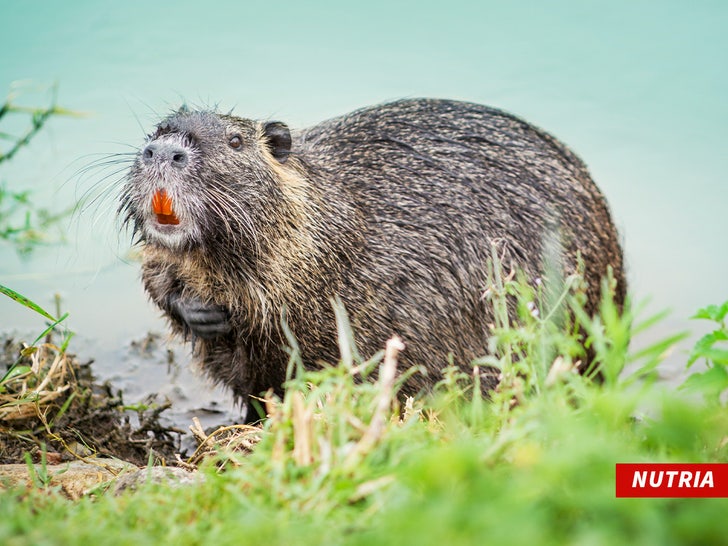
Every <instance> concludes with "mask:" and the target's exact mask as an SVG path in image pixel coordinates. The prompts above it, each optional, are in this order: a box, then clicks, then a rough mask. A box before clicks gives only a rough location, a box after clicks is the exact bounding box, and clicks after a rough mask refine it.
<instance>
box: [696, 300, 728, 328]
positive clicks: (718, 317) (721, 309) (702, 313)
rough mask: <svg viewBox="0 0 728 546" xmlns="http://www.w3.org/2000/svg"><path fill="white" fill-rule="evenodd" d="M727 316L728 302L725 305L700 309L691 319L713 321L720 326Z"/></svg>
mask: <svg viewBox="0 0 728 546" xmlns="http://www.w3.org/2000/svg"><path fill="white" fill-rule="evenodd" d="M726 315H728V301H726V302H725V303H723V305H708V306H707V307H703V308H702V309H698V312H697V313H695V314H694V315H693V316H692V317H690V318H694V319H706V320H712V321H713V322H717V323H719V324H720V323H722V322H723V319H724V318H725V316H726Z"/></svg>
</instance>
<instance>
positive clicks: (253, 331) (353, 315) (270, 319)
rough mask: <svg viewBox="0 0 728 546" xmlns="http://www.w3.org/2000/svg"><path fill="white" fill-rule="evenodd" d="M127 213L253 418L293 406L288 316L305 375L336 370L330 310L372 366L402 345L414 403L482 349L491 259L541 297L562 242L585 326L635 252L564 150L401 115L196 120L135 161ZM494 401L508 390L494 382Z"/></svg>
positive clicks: (423, 109)
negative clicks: (345, 318)
mask: <svg viewBox="0 0 728 546" xmlns="http://www.w3.org/2000/svg"><path fill="white" fill-rule="evenodd" d="M120 213H121V214H122V216H123V218H124V219H125V221H126V222H127V223H130V224H132V226H133V229H134V231H135V232H136V233H137V234H138V236H139V238H140V241H141V242H142V244H143V266H142V279H143V283H144V286H145V288H146V290H147V292H148V293H149V296H150V297H151V299H152V300H153V301H154V303H155V304H156V305H158V306H159V307H160V308H161V309H162V310H163V311H164V312H165V313H166V315H167V317H168V318H169V320H170V322H171V325H172V329H173V331H174V332H176V333H178V334H181V335H182V336H185V337H186V338H190V337H191V338H192V339H193V340H196V341H194V342H193V352H194V353H195V354H196V355H197V357H198V359H199V361H200V362H201V364H202V368H203V369H204V370H205V372H206V373H207V374H208V375H209V376H211V377H212V378H213V379H214V380H215V381H217V382H219V383H222V384H224V385H227V386H228V387H230V388H231V389H232V390H233V392H234V394H235V396H236V397H237V398H238V399H239V400H241V401H245V400H247V399H248V397H249V396H250V395H259V394H260V393H262V392H264V391H266V390H267V389H269V388H273V389H274V390H276V391H277V392H280V391H281V384H282V383H283V381H284V378H285V370H286V364H287V361H288V353H287V352H286V351H285V350H284V346H285V345H286V339H285V337H284V335H283V333H282V327H281V317H282V313H284V312H285V315H286V317H285V318H286V321H287V324H288V326H289V327H290V330H291V332H292V333H293V334H294V335H295V337H296V339H297V340H298V344H299V346H300V349H301V353H302V357H303V361H304V363H305V365H306V366H316V365H317V363H319V362H321V361H324V362H336V361H337V360H338V356H339V355H338V349H337V344H336V326H335V324H336V322H335V317H334V312H333V309H332V305H331V300H332V298H333V297H334V296H338V297H340V298H341V301H342V302H343V303H344V305H345V308H346V309H347V311H348V313H349V316H350V320H351V323H352V327H353V331H354V332H355V336H356V341H357V344H358V347H359V350H360V352H361V353H362V354H364V355H372V354H374V353H375V352H376V351H378V350H380V349H381V348H382V347H383V345H384V343H385V341H386V340H387V339H388V338H389V337H390V336H391V335H392V334H394V333H397V334H399V335H400V336H401V337H402V338H403V339H404V341H405V343H406V349H405V351H404V352H403V353H402V354H401V355H400V361H401V363H402V366H407V365H409V364H415V363H416V364H419V365H422V366H423V367H424V368H425V369H426V370H429V373H427V374H417V375H415V376H413V377H412V379H411V380H410V381H409V382H408V383H407V386H406V388H405V392H408V393H412V392H417V391H419V390H421V389H423V388H427V387H430V386H432V385H433V384H434V382H436V381H438V380H439V379H440V378H441V374H440V370H441V369H442V368H444V367H445V366H446V365H447V363H448V358H449V357H451V358H453V359H454V361H455V362H456V363H458V364H459V365H461V366H467V365H468V364H469V363H470V362H471V361H472V360H473V359H474V358H476V357H478V356H481V355H482V354H483V353H484V352H485V349H486V341H487V332H488V326H487V325H488V323H489V322H492V316H493V315H492V310H489V308H488V306H487V305H486V304H485V303H484V302H483V301H482V298H481V295H482V293H483V290H484V288H485V284H486V278H485V276H486V263H487V260H488V259H489V258H490V257H491V244H492V243H493V242H494V241H500V242H501V243H502V245H501V246H502V247H503V251H504V253H505V255H506V258H507V260H508V261H509V263H510V264H512V265H515V266H518V267H519V268H521V269H522V270H523V271H524V272H525V273H526V275H527V276H528V277H529V278H531V279H535V278H536V277H538V276H539V275H540V273H541V271H542V268H543V255H544V246H545V243H544V241H545V240H546V239H547V238H548V237H549V236H550V235H553V234H554V233H558V234H559V237H560V240H561V245H562V249H563V251H562V254H563V256H562V262H563V266H564V269H565V271H570V270H573V269H574V268H575V264H576V261H577V254H580V255H581V257H582V259H583V262H584V265H585V273H584V276H585V281H586V282H587V283H588V290H587V296H588V297H587V299H588V302H587V305H586V308H587V311H589V312H593V311H594V310H595V309H596V305H597V302H598V301H599V294H600V280H601V279H602V277H603V276H604V275H605V274H606V272H607V269H608V267H609V266H611V268H612V269H613V271H614V277H615V278H616V281H617V289H616V300H617V303H618V304H621V303H622V301H623V298H624V291H625V281H624V275H623V269H622V252H621V249H620V246H619V242H618V237H617V232H616V230H615V227H614V225H613V223H612V220H611V218H610V213H609V210H608V207H607V204H606V202H605V199H604V197H603V196H602V194H601V193H600V191H599V190H598V189H597V187H596V185H595V184H594V182H593V181H592V180H591V178H590V176H589V173H588V172H587V169H586V167H585V166H584V164H583V163H582V162H581V161H580V160H579V158H577V157H576V156H575V155H574V154H573V153H572V152H571V151H570V150H569V149H568V148H567V147H566V146H564V145H563V144H561V143H560V142H559V141H557V140H556V139H555V138H554V137H552V136H550V135H548V134H547V133H545V132H543V131H541V130H539V129H538V128H536V127H534V126H532V125H530V124H528V123H526V122H525V121H522V120H521V119H519V118H517V117H515V116H513V115H510V114H507V113H504V112H502V111H499V110H496V109H493V108H489V107H485V106H481V105H478V104H471V103H466V102H456V101H449V100H433V99H416V100H400V101H397V102H392V103H389V104H384V105H380V106H374V107H370V108H365V109H361V110H358V111H355V112H353V113H351V114H347V115H345V116H342V117H338V118H334V119H331V120H329V121H325V122H323V123H320V124H318V125H315V126H313V127H310V128H308V129H304V130H300V131H290V130H289V129H288V127H287V126H286V125H285V124H283V123H280V122H271V121H268V122H264V121H263V122H261V121H253V120H250V119H243V118H238V117H235V116H233V115H229V114H219V113H216V112H213V111H190V110H188V109H187V108H185V107H183V108H181V109H180V110H179V111H177V112H175V113H173V114H172V115H170V116H168V117H167V118H166V119H164V120H163V121H162V122H161V123H160V124H159V125H158V126H157V128H156V130H155V132H154V133H153V134H152V135H150V136H149V138H148V140H147V142H146V144H145V146H144V147H143V148H142V149H141V150H140V152H139V153H138V155H137V157H136V160H135V162H134V164H133V166H132V168H131V170H130V173H129V176H128V180H127V182H126V184H125V187H124V190H123V195H122V200H121V205H120ZM489 386H491V387H492V386H493V385H492V382H491V384H490V385H489Z"/></svg>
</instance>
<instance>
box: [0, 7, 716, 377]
mask: <svg viewBox="0 0 728 546" xmlns="http://www.w3.org/2000/svg"><path fill="white" fill-rule="evenodd" d="M517 4H518V5H517ZM0 5H2V10H0V93H4V92H6V91H8V90H9V89H10V87H11V85H13V82H18V81H26V82H32V83H25V84H22V85H20V90H21V91H22V96H21V98H20V99H19V100H20V101H21V102H25V103H34V104H36V105H38V104H44V103H45V102H46V101H47V99H48V95H47V93H44V92H43V91H42V90H39V88H41V87H42V86H43V85H46V86H47V85H49V84H51V83H53V82H58V83H59V86H60V93H59V102H60V103H61V104H62V105H63V106H65V107H67V108H72V109H76V110H80V111H85V112H88V113H89V114H90V115H89V117H86V118H83V119H60V118H57V119H54V120H53V121H52V122H51V123H50V124H49V125H48V128H47V130H46V131H44V132H43V133H42V134H40V135H39V136H38V137H37V138H36V139H35V140H34V141H33V142H32V145H31V146H29V147H28V148H26V149H24V150H23V151H22V152H21V153H19V154H18V155H17V156H16V158H15V159H14V161H13V162H12V163H11V164H9V165H4V166H3V167H2V170H1V171H0V179H2V180H4V181H6V182H7V183H8V184H11V185H13V186H14V187H28V188H34V189H35V190H36V191H37V192H38V194H37V195H38V200H39V202H42V203H43V202H46V203H47V204H51V205H53V206H57V207H62V206H65V205H67V204H69V203H70V202H72V200H73V199H74V197H76V196H78V195H81V194H83V193H84V192H85V191H87V190H88V189H89V188H91V187H93V185H94V183H99V180H100V178H101V176H102V175H101V173H97V174H93V173H92V174H91V175H88V176H85V177H79V176H78V175H77V171H78V170H79V169H80V168H82V167H83V166H84V165H87V164H89V163H90V162H91V161H92V160H93V159H94V158H96V157H97V156H96V155H94V154H99V153H114V152H124V151H129V150H130V149H129V148H128V146H129V145H133V146H136V145H139V144H140V143H141V142H142V138H143V135H144V134H145V132H147V131H149V129H150V128H151V127H152V125H153V124H154V122H155V120H157V119H158V117H159V115H160V114H162V113H164V112H166V111H167V110H169V109H170V108H173V107H175V106H177V105H179V104H180V103H181V102H182V101H187V102H189V103H191V104H199V105H215V104H219V106H220V108H221V109H230V108H234V109H235V112H236V113H237V114H239V115H243V116H246V117H260V118H276V119H280V120H283V121H286V122H287V123H289V124H290V125H292V126H304V125H307V124H311V123H315V122H316V121H319V120H322V119H324V118H327V117H331V116H335V115H338V114H341V113H344V112H347V111H349V110H352V109H354V108H357V107H360V106H364V105H369V104H373V103H377V102H381V101H385V100H388V99H396V98H401V97H414V96H433V97H448V98H455V99H463V100H470V101H475V102H480V103H486V104H490V105H493V106H497V107H500V108H503V109H506V110H509V111H512V112H514V113H516V114H518V115H520V116H522V117H524V118H525V119H527V120H529V121H531V122H533V123H535V124H537V125H539V126H541V127H543V128H545V129H547V130H548V131H550V132H551V133H553V134H555V135H556V136H558V137H559V138H560V139H562V140H563V141H564V142H566V143H567V144H569V145H570V146H571V147H572V148H573V149H574V150H575V151H576V152H577V153H578V154H579V155H580V156H581V157H582V158H583V159H584V160H585V161H586V163H587V164H588V165H589V167H590V169H591V171H592V174H593V175H594V178H595V180H596V181H597V183H598V184H599V186H600V187H601V188H602V189H603V191H604V193H605V194H606V196H607V198H608V200H609V202H610V204H611V207H612V210H613V214H614V217H615V220H616V222H617V224H618V226H619V228H620V231H621V234H622V237H623V239H624V247H625V251H626V255H627V262H628V267H629V281H630V284H631V288H632V291H633V294H634V296H635V298H636V299H637V300H643V299H644V298H647V297H650V298H651V300H652V304H651V305H652V309H655V310H657V309H663V308H672V309H673V314H672V315H671V318H670V319H669V320H668V321H666V322H665V323H664V324H663V325H662V327H661V329H660V330H658V331H656V332H655V333H654V334H653V336H657V335H660V334H665V333H668V332H672V331H675V330H682V329H686V328H691V329H692V330H694V331H696V332H697V331H698V327H697V326H696V325H693V324H690V323H689V321H688V320H687V317H688V316H689V315H691V314H692V313H693V311H694V310H695V309H696V308H697V307H699V306H702V305H706V304H708V303H719V302H720V301H722V300H723V299H725V298H726V297H728V251H727V250H726V248H727V247H728V244H727V242H728V214H727V213H726V209H727V207H728V179H727V177H726V174H725V173H726V172H728V153H726V152H728V147H727V144H728V134H727V133H726V127H728V63H726V57H727V54H728V32H726V31H725V29H726V28H728V3H726V2H724V1H720V2H717V1H716V2H700V3H693V4H688V3H685V2H646V1H643V2H640V1H637V2H635V1H629V2H628V1H621V0H620V1H611V2H567V1H562V2H531V3H513V2H511V3H508V2H502V1H498V2H479V3H475V2H457V1H450V2H437V3H431V2H423V1H419V2H398V3H394V2H380V1H369V2H360V3H356V4H354V3H352V4H345V3H342V2H295V3H294V2H272V3H265V4H264V3H261V2H232V1H227V2H214V3H213V2H209V3H204V4H203V3H202V2H190V1H176V2H138V1H131V2H118V1H115V2H99V1H95V2H91V1H67V2H37V1H24V2H10V1H8V0H3V1H2V2H0ZM16 85H18V84H17V83H16ZM15 123H17V121H16V122H15ZM2 130H8V127H6V126H3V127H0V131H2ZM114 180H115V179H111V182H113V181H114ZM97 187H98V186H97ZM112 190H113V188H112ZM114 209H115V203H114V199H113V196H112V195H109V196H108V197H107V198H106V199H102V200H101V201H100V202H99V203H96V204H94V205H93V206H91V207H89V208H87V209H86V210H85V211H84V212H83V213H82V214H81V215H80V216H79V217H77V218H75V219H74V221H73V222H72V223H71V224H70V226H69V233H68V238H69V243H68V245H66V246H64V247H60V248H50V249H41V250H40V251H39V252H37V253H36V255H35V256H34V257H33V258H32V259H31V260H29V261H25V262H24V261H21V260H20V259H18V258H17V256H16V255H15V254H14V252H13V251H12V250H10V249H8V248H5V247H0V283H2V284H5V285H9V286H11V287H13V288H15V289H17V290H19V291H21V292H23V293H24V294H26V295H28V296H30V297H32V298H34V299H36V300H37V301H39V303H42V304H46V305H50V302H51V300H52V295H53V294H54V293H55V292H59V293H61V295H62V296H63V298H64V306H65V309H66V310H68V311H70V312H71V322H70V324H71V326H72V327H73V328H74V329H75V330H76V331H77V332H79V334H80V335H79V339H78V340H77V341H76V342H75V343H78V345H77V347H81V348H83V351H82V352H83V353H84V356H89V357H90V356H95V357H96V358H97V360H98V361H99V362H98V367H99V368H98V369H100V370H102V371H103V373H106V374H107V375H108V376H111V377H114V378H116V379H118V380H119V381H122V382H123V381H128V382H130V383H131V384H133V383H134V382H135V381H136V382H139V377H140V374H144V375H145V378H146V374H148V370H144V369H142V370H135V369H132V370H131V371H130V368H129V366H131V365H128V364H126V360H125V357H124V356H119V355H124V350H123V348H124V347H125V346H126V344H127V343H128V341H129V340H130V339H133V338H140V337H142V336H143V335H144V334H145V332H146V331H147V330H148V329H156V330H158V331H161V330H163V323H162V322H161V321H160V319H159V317H158V315H157V312H156V311H155V310H154V309H153V308H152V307H151V306H149V304H148V303H147V302H146V300H145V296H144V294H143V293H142V289H141V285H140V283H139V282H138V278H137V277H138V273H137V270H138V265H137V264H135V263H134V262H129V261H128V260H125V259H124V257H125V256H126V253H127V250H128V244H127V240H128V237H126V236H121V237H120V236H118V234H117V226H116V225H115V223H114V219H113V210H114ZM38 327H39V321H38V320H37V318H36V317H34V316H33V315H32V314H31V313H25V312H23V311H20V312H19V311H18V309H17V307H16V306H14V305H12V304H11V303H10V302H9V301H4V300H3V301H0V330H7V329H11V328H17V329H20V330H21V331H24V330H33V329H35V330H37V329H38ZM647 339H648V338H643V339H642V340H641V341H639V340H638V342H646V341H647ZM89 353H90V354H89ZM182 354H183V353H180V358H182ZM670 362H672V363H673V364H671V365H673V366H678V365H679V364H680V362H684V358H683V357H681V356H680V355H676V356H675V357H673V359H672V360H671V361H670ZM127 372H128V373H127ZM163 375H164V374H162V376H163ZM135 378H136V379H135Z"/></svg>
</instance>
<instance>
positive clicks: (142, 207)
mask: <svg viewBox="0 0 728 546" xmlns="http://www.w3.org/2000/svg"><path fill="white" fill-rule="evenodd" d="M290 150H291V135H290V132H289V130H288V128H287V127H286V126H285V125H284V124H282V123H279V122H268V123H265V122H257V121H252V120H249V119H242V118H238V117H234V116H231V115H223V114H217V113H215V112H210V111H189V110H187V109H185V108H183V109H180V110H179V111H178V112H176V113H174V114H172V115H171V116H169V117H167V118H166V119H164V120H163V121H162V122H161V123H160V124H159V125H158V126H157V128H156V130H155V132H154V133H152V134H151V135H149V137H148V138H147V141H146V143H145V144H144V146H142V148H141V149H140V151H139V153H138V154H137V157H136V159H135V161H134V164H133V165H132V167H131V169H130V171H129V174H128V177H127V181H126V184H125V186H124V189H123V193H122V198H121V205H120V207H119V213H120V214H121V215H122V217H123V220H124V222H125V223H127V224H130V225H131V226H132V228H133V230H134V232H135V233H136V234H137V236H138V237H139V238H140V240H141V241H143V242H144V243H146V244H151V245H158V246H162V247H166V248H169V249H171V250H178V251H180V250H189V249H193V248H196V247H203V248H204V247H209V246H210V245H216V244H219V243H221V242H225V243H226V244H227V245H228V246H229V245H230V244H234V245H235V247H237V248H234V249H231V250H239V251H240V252H242V253H245V252H252V251H254V250H255V248H256V246H257V239H258V237H259V235H258V232H259V231H260V229H261V226H265V225H266V224H268V223H269V219H268V218H269V215H271V214H272V213H273V214H274V212H273V211H275V207H276V206H277V204H280V198H281V195H280V193H281V189H280V183H279V181H278V179H277V177H276V175H275V172H276V170H277V169H279V168H280V167H282V165H281V164H282V163H285V162H286V160H287V159H288V156H289V153H290Z"/></svg>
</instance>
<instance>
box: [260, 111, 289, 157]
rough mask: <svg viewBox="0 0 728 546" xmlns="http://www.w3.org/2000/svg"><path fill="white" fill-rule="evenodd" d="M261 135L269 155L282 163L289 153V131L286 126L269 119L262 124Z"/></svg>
mask: <svg viewBox="0 0 728 546" xmlns="http://www.w3.org/2000/svg"><path fill="white" fill-rule="evenodd" d="M263 135H264V136H265V140H266V143H267V144H268V150H270V153H271V155H272V156H273V157H275V158H276V159H277V160H278V161H280V162H281V163H284V162H285V161H286V159H288V154H290V153H291V131H289V130H288V126H287V125H286V124H285V123H281V122H280V121H269V122H268V123H266V124H265V125H264V126H263Z"/></svg>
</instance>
